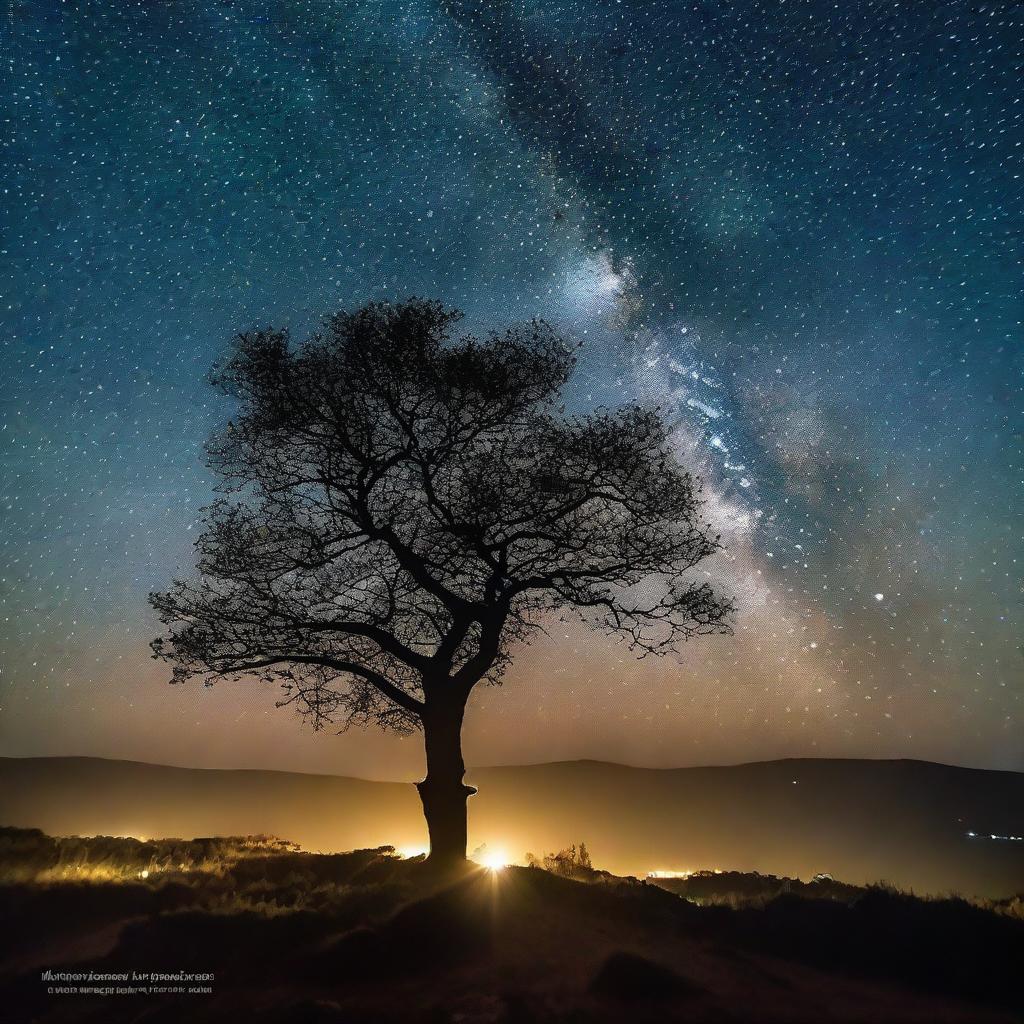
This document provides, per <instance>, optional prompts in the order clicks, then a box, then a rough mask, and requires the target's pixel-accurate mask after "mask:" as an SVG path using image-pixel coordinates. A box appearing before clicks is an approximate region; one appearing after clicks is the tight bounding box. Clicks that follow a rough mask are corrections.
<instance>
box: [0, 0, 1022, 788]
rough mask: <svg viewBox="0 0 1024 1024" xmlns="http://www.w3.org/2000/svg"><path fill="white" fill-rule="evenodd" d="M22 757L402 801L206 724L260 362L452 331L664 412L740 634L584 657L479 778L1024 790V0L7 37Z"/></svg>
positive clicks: (11, 705)
mask: <svg viewBox="0 0 1024 1024" xmlns="http://www.w3.org/2000/svg"><path fill="white" fill-rule="evenodd" d="M0 19H2V20H3V47H2V49H3V60H4V67H5V72H6V74H5V79H4V83H5V84H4V95H5V99H6V102H5V104H4V108H5V114H4V121H3V126H2V136H3V140H4V144H5V145H4V153H3V160H4V175H3V183H2V184H3V189H4V196H3V198H4V202H3V205H2V208H0V228H2V241H0V245H2V249H0V286H2V300H3V317H4V327H5V330H4V350H5V360H4V361H5V368H6V381H5V387H4V389H3V393H2V406H0V416H2V434H0V437H2V444H3V449H2V450H3V463H4V479H3V494H2V503H0V508H2V514H3V517H4V527H3V535H2V540H0V544H2V552H3V567H2V574H3V578H2V584H0V585H2V600H3V622H2V629H3V636H2V653H0V656H2V675H0V694H2V712H0V714H2V718H0V743H2V749H0V753H15V754H31V753H41V752H47V753H96V754H106V755H110V756H126V757H137V758H148V759H151V760H164V761H173V762H177V763H197V764H200V763H202V764H248V765H270V764H272V765H275V766H288V767H300V768H321V769H331V770H335V769H336V770H346V771H359V772H362V773H364V774H370V775H378V776H386V775H396V776H400V775H403V774H407V773H409V772H411V771H413V770H414V768H415V764H416V759H417V757H418V754H417V751H416V745H415V743H412V744H410V743H409V742H403V741H398V740H388V739H385V738H382V737H379V736H376V735H374V734H368V735H347V736H345V737H343V738H340V739H339V738H337V737H333V736H328V737H312V736H310V735H309V734H308V733H306V732H304V731H303V730H302V729H301V728H300V726H299V724H298V723H297V722H296V721H295V720H294V719H292V718H291V717H290V715H289V714H288V713H287V712H283V711H275V710H274V708H273V700H274V694H273V692H272V691H267V690H266V689H265V688H260V687H252V688H246V687H243V686H238V685H234V686H232V685H231V684H225V685H223V686H218V687H215V688H214V689H213V690H209V691H206V690H203V689H201V688H198V687H169V686H167V685H166V678H165V671H164V670H163V669H162V668H161V667H160V666H157V665H154V664H153V663H152V662H151V661H150V659H149V657H148V655H149V651H148V647H147V642H148V640H149V639H150V637H151V636H152V635H153V634H154V633H155V631H156V629H157V627H156V624H155V622H154V621H153V619H152V617H151V615H150V613H149V610H148V609H147V607H146V603H145V596H146V594H147V593H148V592H149V591H150V590H153V589H157V588H159V587H163V586H165V585H166V584H167V582H168V581H169V579H170V578H171V576H172V575H173V574H174V573H175V572H176V571H179V570H185V569H187V567H188V566H189V564H190V563H191V561H192V551H191V542H192V538H193V537H194V535H195V531H196V528H197V522H198V519H199V516H200V514H201V510H202V508H203V506H204V505H205V504H208V503H209V502H210V501H211V500H212V497H213V484H214V482H213V481H212V479H211V478H210V476H209V475H208V473H207V472H206V471H205V470H204V468H203V466H202V443H203V440H204V439H205V437H206V436H207V435H208V434H209V432H210V431H211V429H213V428H214V427H215V426H216V425H217V424H219V423H221V422H222V421H223V420H224V419H225V418H226V417H227V416H228V415H230V409H229V408H228V407H227V406H226V405H225V404H224V402H223V400H222V399H221V398H220V397H219V396H218V395H217V394H216V393H214V392H213V391H212V390H211V389H210V387H209V386H208V384H207V383H206V373H207V371H208V369H209V367H210V365H211V364H212V362H213V361H214V360H215V359H216V358H217V356H218V355H219V354H220V353H221V352H222V351H223V350H224V348H225V346H226V344H227V342H228V340H229V339H230V337H231V336H232V334H233V333H234V332H236V331H238V330H242V329H245V328H247V327H251V326H253V325H267V324H274V325H285V324H286V325H290V326H291V327H292V329H293V331H294V332H295V333H296V334H299V335H301V334H302V333H303V332H304V331H306V330H309V329H311V328H312V327H313V326H314V325H315V323H316V321H317V319H318V318H319V317H321V316H323V315H325V314H327V313H329V312H331V311H333V310H336V309H340V308H349V307H353V306H355V305H357V304H361V303H363V302H365V301H367V300H369V299H376V298H403V297H406V296H408V295H411V294H420V295H427V296H431V297H437V298H440V299H443V300H444V301H446V302H448V303H450V304H452V305H455V306H458V307H460V308H462V309H464V310H465V311H466V312H467V314H468V321H469V323H470V324H471V325H472V326H473V327H474V328H475V329H477V330H480V331H486V330H487V329H489V328H492V327H497V326H501V325H503V324H505V323H507V322H510V321H514V320H522V319H526V318H528V317H530V316H533V315H541V316H544V317H546V318H548V319H549V320H551V321H552V322H553V323H555V324H556V325H558V326H559V327H560V328H561V329H563V330H564V331H565V332H566V334H568V335H571V336H573V337H575V338H578V339H580V340H582V341H583V343H584V344H583V349H582V360H581V366H580V369H579V371H578V374H577V377H576V379H575V382H574V390H573V392H572V394H571V395H570V396H569V400H570V403H571V404H572V405H573V406H574V407H576V408H591V407H595V406H600V405H616V404H620V403H622V402H625V401H630V400H639V401H643V402H651V403H657V404H659V405H661V406H662V408H663V409H664V410H665V413H666V415H667V416H669V418H670V420H671V422H672V424H673V427H674V440H675V442H676V444H677V449H678V452H679V455H680V458H681V459H682V460H683V461H684V462H686V464H687V465H690V466H693V467H694V468H695V469H697V470H698V471H699V472H700V474H701V475H702V477H703V478H704V480H705V484H706V494H707V499H708V508H709V514H710V516H711V517H712V519H713V520H714V522H715V524H716V527H717V528H718V529H719V530H721V532H722V534H723V539H724V540H725V542H726V551H725V554H724V555H723V556H722V557H721V558H719V559H718V560H717V562H716V563H715V564H714V565H713V566H711V571H712V572H713V574H714V575H715V576H716V577H717V578H718V579H719V580H720V581H721V582H722V584H723V585H724V586H726V587H728V588H729V589H730V590H731V591H732V592H733V593H735V594H736V595H737V599H738V603H739V608H740V614H739V618H738V620H737V623H736V635H735V636H734V637H731V638H712V639H708V640H702V641H698V642H697V643H694V644H691V645H688V647H687V648H686V649H685V650H683V651H682V652H680V655H679V657H678V658H674V659H668V660H665V661H662V662H659V663H657V664H654V665H651V664H648V663H647V662H644V663H642V664H639V665H638V664H637V663H636V662H635V661H634V659H633V658H632V656H631V655H630V654H629V652H628V651H626V650H624V649H623V648H621V647H617V646H615V645H612V644H610V643H608V642H606V641H604V640H602V639H601V638H599V637H596V636H595V635H593V634H590V633H588V632H586V631H584V630H582V629H577V628H575V627H572V628H567V629H564V630H562V631H561V632H558V631H557V630H555V631H553V633H552V636H551V638H549V639H548V640H545V641H544V642H543V643H541V644H540V645H539V646H537V647H536V648H534V649H532V650H530V651H527V652H523V654H522V655H521V656H520V658H519V659H518V662H517V666H516V669H515V671H513V672H512V673H511V674H510V677H509V679H508V681H507V683H506V685H505V686H504V687H503V689H502V690H501V691H488V692H486V693H483V694H481V695H480V696H479V699H478V700H477V701H476V705H475V707H474V710H473V712H472V714H471V719H470V724H469V726H468V735H467V752H468V756H469V760H471V761H473V762H475V763H484V762H497V761H505V762H508V761H518V760H526V759H528V760H547V759H554V758H560V757H576V756H589V757H605V758H614V759H619V760H627V761H632V762H634V763H645V764H659V765H667V764H691V763H698V762H708V761H718V762H722V761H741V760H750V759H754V758H760V757H772V756H781V755H844V756H847V755H849V756H907V757H927V758H932V759H937V760H945V761H952V762H957V763H966V764H977V765H986V766H995V767H1007V768H1017V769H1024V740H1022V732H1021V691H1022V688H1024V684H1022V679H1024V656H1022V654H1024V649H1022V648H1021V646H1020V636H1021V634H1022V628H1021V627H1022V621H1021V620H1022V618H1024V615H1022V611H1024V602H1022V587H1021V573H1020V564H1021V562H1020V560H1021V557H1022V541H1021V538H1022V536H1024V530H1022V524H1021V509H1022V507H1024V502H1022V498H1024V494H1022V480H1021V459H1020V453H1021V448H1022V445H1021V441H1022V434H1021V426H1020V422H1021V421H1020V417H1021V413H1022V411H1024V409H1022V407H1024V401H1022V398H1024V393H1022V392H1024V388H1022V380H1024V378H1022V369H1024V367H1022V355H1021V353H1022V345H1021V341H1022V329H1021V322H1022V319H1024V316H1022V312H1024V310H1022V294H1024V289H1022V283H1024V279H1022V258H1021V251H1022V250H1021V238H1022V221H1024V217H1022V201H1021V200H1022V195H1024V188H1022V179H1021V171H1022V155H1024V146H1022V141H1024V130H1022V128H1024V126H1022V114H1024V102H1022V98H1021V97H1022V95H1024V92H1022V89H1021V86H1020V82H1021V80H1022V73H1024V57H1022V51H1024V46H1022V40H1024V12H1022V9H1021V7H1020V5H1019V4H1015V3H1009V2H1004V3H949V4H938V3H935V4H932V3H916V2H915V3H909V2H908V3H893V2H888V3H872V2H860V3H856V2H851V3H841V4H834V3H825V2H805V0H778V2H773V3H758V2H752V0H751V2H736V3H730V4H717V3H716V4H712V3H705V2H700V3H674V2H659V0H642V2H641V0H633V2H629V0H615V2H599V0H592V2H588V3H569V2H565V3H544V4H540V3H525V2H511V0H509V2H499V0H494V2H490V3H486V4H484V3H471V2H451V3H428V2H425V0H421V2H403V3H397V2H395V3H383V2H372V3H371V2H352V3H341V2H337V3H328V2H326V0H319V2H305V3H300V2H286V0H281V2H277V3H256V2H243V0H220V2H217V3H195V2H167V3H150V2H143V3H134V4H132V3H85V2H83V3H61V4H57V3H54V4H49V3H47V4H43V3H36V2H18V0H10V2H8V3H7V4H5V5H4V8H3V11H2V12H0Z"/></svg>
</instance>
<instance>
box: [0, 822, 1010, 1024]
mask: <svg viewBox="0 0 1024 1024" xmlns="http://www.w3.org/2000/svg"><path fill="white" fill-rule="evenodd" d="M549 861H552V862H554V868H555V870H553V871H548V870H544V869H541V868H538V867H531V868H517V867H508V868H505V869H502V870H485V869H481V868H470V869H468V870H467V871H466V872H465V873H464V874H463V875H462V876H461V877H456V878H451V879H446V880H443V881H441V880H438V879H437V878H435V877H433V876H432V875H431V874H430V873H429V872H427V871H426V870H425V868H424V866H423V864H422V863H421V862H420V861H419V860H418V859H402V858H399V857H396V856H395V855H394V853H393V851H391V850H388V849H381V850H362V851H356V852H353V853H340V854H332V855H324V854H310V853H303V852H301V851H297V850H295V849H294V848H293V844H289V843H286V842H283V841H281V840H268V839H260V838H254V837H248V838H246V837H241V838H233V839H232V838H225V839H221V840H194V841H191V842H186V841H180V840H150V841H148V842H146V843H140V842H139V841H137V840H133V839H109V838H98V839H92V840H83V839H52V838H50V837H48V836H45V835H44V834H42V833H40V832H38V831H36V832H29V831H24V830H22V831H19V830H14V829H0V868H2V869H3V878H4V879H10V878H12V877H15V876H17V875H19V874H20V875H21V876H22V877H23V878H26V879H27V878H29V877H31V876H32V875H33V874H34V875H35V876H36V880H32V881H14V882H12V881H5V882H3V883H0V917H2V918H3V920H4V921H5V923H6V925H7V927H6V928H5V929H4V932H3V935H0V1006H2V1007H3V1008H4V1011H5V1015H4V1019H5V1020H10V1021H12V1022H14V1021H21V1020H25V1021H33V1022H35V1024H69V1022H77V1021H81V1022H85V1021H90V1022H91V1021H102V1022H103V1024H117V1022H121V1021H123V1022H125V1024H128V1022H130V1021H138V1020H143V1019H145V1020H160V1021H169V1022H170V1021H178V1020H189V1021H193V1022H196V1024H204V1022H209V1024H213V1022H219V1021H224V1020H245V1021H249V1022H252V1024H272V1022H275V1024H276V1022H281V1024H283V1022H289V1024H293V1022H297V1021H298V1022H320V1024H354V1022H357V1021H358V1022H359V1024H399V1022H402V1024H455V1022H460V1024H613V1022H618V1021H625V1020H629V1021H635V1022H637V1024H644V1022H649V1024H655V1022H658V1024H661V1022H664V1021H680V1022H682V1021H689V1022H695V1021H706V1022H711V1021H717V1022H721V1021H759V1022H772V1021H775V1022H782V1021H787V1022H791V1024H795V1022H806V1024H811V1022H813V1024H823V1022H826V1021H827V1022H854V1021H886V1022H890V1024H896V1022H906V1024H909V1022H911V1021H913V1022H918V1024H919V1022H921V1021H929V1022H947V1024H954V1022H955V1024H982V1022H992V1024H995V1022H998V1021H1004V1022H1009V1021H1011V1020H1015V1019H1019V1017H1018V1016H1016V1015H1017V1014H1019V1013H1020V1011H1021V1010H1022V1009H1024V993H1022V991H1021V988H1020V979H1019V969H1018V968H1019V964H1020V960H1021V957H1022V956H1024V920H1021V919H1020V906H1019V904H1012V905H1011V904H1005V905H1001V906H998V907H980V906H972V905H970V904H968V903H966V902H964V901H962V900H948V899H944V900H924V899H920V898H916V897H913V896H909V895H906V894H902V893H898V892H895V891H893V890H890V889H879V888H874V889H859V888H856V887H852V886H849V885H840V884H833V883H828V882H813V883H811V884H809V885H800V884H797V883H793V882H792V880H786V879H766V878H763V877H759V876H750V875H747V876H738V875H737V876H733V877H729V878H726V877H725V876H715V875H712V876H710V877H709V878H706V879H700V880H698V885H697V887H696V888H697V889H699V890H700V891H701V892H702V893H703V896H700V897H697V896H696V895H695V892H696V889H694V888H693V887H692V886H689V887H688V886H686V885H684V886H683V892H684V894H685V895H686V898H681V897H680V895H675V894H673V892H670V891H666V889H665V888H663V887H661V886H657V885H653V884H649V883H644V882H638V881H637V880H635V879H624V878H617V877H615V876H613V875H610V874H609V873H607V872H603V871H597V870H593V869H587V868H585V867H581V866H578V865H577V866H575V867H574V866H573V865H572V864H571V863H569V862H563V863H562V864H558V863H557V862H556V859H554V858H549ZM566 873H568V874H571V875H572V876H573V877H571V878H570V877H564V875H565V874H566ZM709 885H711V886H718V887H719V888H718V890H717V893H710V892H709V890H708V886H709ZM728 893H731V900H730V903H729V905H722V904H721V903H720V902H717V901H716V899H715V898H710V899H709V898H708V897H709V896H711V897H715V896H717V897H722V896H724V895H726V894H728ZM695 898H696V899H699V900H700V904H703V905H699V904H698V903H695V902H693V900H694V899H695ZM47 972H51V973H47ZM132 972H136V974H137V975H140V977H136V976H133V973H132ZM156 973H158V974H159V977H156V976H154V975H155V974H156ZM128 988H133V989H135V991H134V992H131V993H129V992H128V991H126V990H127V989H128ZM96 989H100V990H101V991H100V992H99V993H98V992H97V991H96ZM118 989H121V991H120V993H118V992H117V990H118ZM109 990H113V991H112V992H111V991H109Z"/></svg>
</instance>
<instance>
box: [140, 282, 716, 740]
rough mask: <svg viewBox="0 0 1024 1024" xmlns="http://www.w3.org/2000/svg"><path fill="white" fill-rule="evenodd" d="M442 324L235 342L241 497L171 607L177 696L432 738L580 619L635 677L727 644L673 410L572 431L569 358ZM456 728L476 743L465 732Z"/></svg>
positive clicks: (227, 487)
mask: <svg viewBox="0 0 1024 1024" xmlns="http://www.w3.org/2000/svg"><path fill="white" fill-rule="evenodd" d="M460 319H461V314H460V313H458V312H457V311H453V310H449V309H446V308H445V307H444V306H442V305H441V304H440V303H438V302H434V301H427V300H420V299H412V300H409V301H407V302H404V303H398V304H388V303H375V304H372V305H368V306H366V307H364V308H362V309H359V310H358V311H356V312H353V313H344V312H343V313H339V314H337V315H335V316H332V317H331V318H330V319H329V320H327V321H326V323H325V324H324V327H323V329H322V330H321V331H319V332H318V333H316V334H314V335H313V336H312V337H310V338H309V339H308V340H307V341H305V342H304V343H302V344H300V345H295V344H293V343H292V341H291V339H290V337H289V334H288V332H287V331H286V330H260V331H254V332H251V333H246V334H242V335H240V336H239V337H238V338H237V340H236V343H235V345H234V347H233V349H232V351H231V354H230V355H229V357H228V358H227V359H225V360H224V361H223V362H222V363H221V364H220V365H219V366H218V367H217V368H215V371H214V373H213V381H214V383H215V384H216V385H217V386H218V387H220V388H221V389H223V390H224V391H225V392H227V393H228V394H229V395H231V396H233V397H234V398H235V399H236V400H237V407H238V412H237V415H236V416H235V417H234V419H233V420H232V422H230V423H229V424H228V425H227V427H226V428H225V429H224V430H223V431H221V432H219V433H218V434H217V435H215V436H214V437H213V438H212V439H211V441H210V442H209V445H208V461H209V465H210V466H211V467H212V468H213V469H214V470H215V471H216V472H217V474H218V475H219V476H220V478H221V480H222V488H223V491H224V492H225V496H224V497H223V498H222V500H220V501H218V502H217V503H215V504H214V505H213V506H212V507H211V508H210V509H209V510H208V513H207V515H206V519H205V524H204V529H203V531H202V534H201V536H200V538H199V541H198V543H197V550H198V556H199V557H198V566H197V573H196V575H195V576H193V577H192V578H190V579H185V580H178V581H176V582H175V583H174V584H173V585H172V587H171V588H170V589H169V590H168V591H166V592H164V593H159V594H154V595H152V597H151V601H152V603H153V605H154V607H155V608H156V610H157V611H158V612H159V614H160V617H161V619H162V621H163V622H164V624H165V625H166V627H167V632H166V635H165V636H163V637H161V638H160V639H157V640H156V641H154V645H153V646H154V651H155V653H156V655H157V656H158V657H161V658H165V659H167V660H169V661H170V662H171V663H172V664H173V666H174V675H175V678H176V679H183V678H186V677H201V678H204V679H205V680H206V681H207V682H210V681H212V680H213V679H215V678H217V677H223V676H236V677H238V676H253V675H259V676H264V677H267V678H272V679H276V680H278V681H279V682H281V683H282V684H283V686H284V698H283V701H282V703H285V704H295V705H297V706H298V707H299V708H300V710H301V711H302V712H303V713H304V714H306V715H307V716H309V717H310V718H311V719H312V721H313V723H314V725H315V726H317V727H319V726H322V725H324V724H325V723H327V722H332V721H341V722H356V723H366V722H371V721H372V722H376V723H378V724H380V725H383V726H386V727H391V728H394V729H397V730H404V731H407V730H410V729H412V728H416V727H418V726H419V724H420V723H421V720H422V719H423V717H424V710H425V708H426V707H427V706H428V705H430V704H431V702H432V701H433V700H434V699H435V694H436V695H437V699H438V700H443V701H445V702H448V701H451V702H455V703H460V704H461V706H464V704H465V701H466V698H467V697H468V694H469V692H470V691H471V689H472V688H473V686H474V685H475V684H476V683H477V682H479V681H481V680H483V681H487V682H497V681H498V680H499V679H500V678H501V676H502V673H503V671H504V670H505V668H506V667H507V665H508V664H509V661H510V658H511V656H512V653H513V651H514V650H515V648H516V646H517V645H518V644H521V643H523V642H525V641H527V640H528V639H529V638H530V635H531V633H532V632H533V631H534V630H536V629H539V628H543V624H544V622H545V621H547V620H548V619H549V618H550V616H552V615H553V614H559V613H562V614H564V613H566V612H573V613H576V614H579V615H582V616H583V618H584V619H585V621H587V622H588V623H589V624H590V625H592V626H594V627H596V628H599V629H602V630H605V631H608V632H611V633H614V634H618V635H620V636H621V637H622V638H624V640H625V641H626V642H627V643H628V644H629V646H630V647H631V648H632V649H633V650H634V651H635V652H636V653H637V655H638V656H640V657H643V656H648V655H659V654H663V653H666V652H668V651H672V650H675V649H676V648H677V646H678V645H679V643H680V642H681V641H683V640H686V639H688V638H690V637H693V636H695V635H698V634H703V633H712V632H722V631H727V630H728V625H727V621H728V617H729V614H730V611H731V608H732V605H731V602H730V601H729V600H728V599H727V598H724V597H722V596H720V595H718V594H717V593H715V591H714V590H713V588H712V586H711V585H710V583H709V582H708V581H707V579H699V578H698V579H694V578H692V576H691V574H690V570H692V569H694V567H695V566H697V565H698V563H700V562H701V561H702V560H703V559H705V558H706V557H707V556H709V555H711V554H712V553H714V552H715V551H716V550H717V549H718V547H719V538H718V537H716V536H714V535H713V534H712V533H711V532H710V529H709V528H708V526H707V524H706V523H705V522H704V520H703V518H702V516H701V497H700V485H699V483H698V482H696V481H695V480H694V479H693V478H692V477H691V476H690V474H689V473H687V472H684V471H683V470H682V469H681V468H680V466H679V465H678V463H677V461H676V459H675V458H674V456H673V454H672V452H671V450H670V447H669V444H668V439H667V436H666V427H665V425H664V423H663V421H662V418H661V416H660V415H659V413H658V411H657V410H653V409H647V408H642V407H640V406H636V405H631V406H627V407H625V408H622V409H619V410H616V411H599V412H596V413H591V414H585V415H584V414H580V415H567V414H566V413H565V411H564V409H563V408H562V407H561V406H560V405H559V402H560V399H561V392H562V389H563V386H564V385H565V384H566V382H567V381H568V380H569V378H570V375H571V374H572V372H573V369H574V366H575V349H574V348H573V347H572V346H570V345H569V344H567V343H566V341H565V340H564V339H563V338H562V337H560V335H559V334H558V333H557V332H556V331H555V330H554V329H553V328H552V327H551V326H550V325H548V324H547V323H545V322H544V321H541V320H535V321H533V322H531V323H530V324H528V325H526V326H523V327H515V328H512V329H510V330H508V331H506V332H505V333H503V334H500V335H493V336H490V337H487V338H486V339H483V340H480V339H478V338H475V337H472V336H466V337H460V338H458V339H455V338H454V337H453V332H454V328H455V327H456V325H457V324H458V323H459V321H460ZM460 720H461V719H460Z"/></svg>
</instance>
